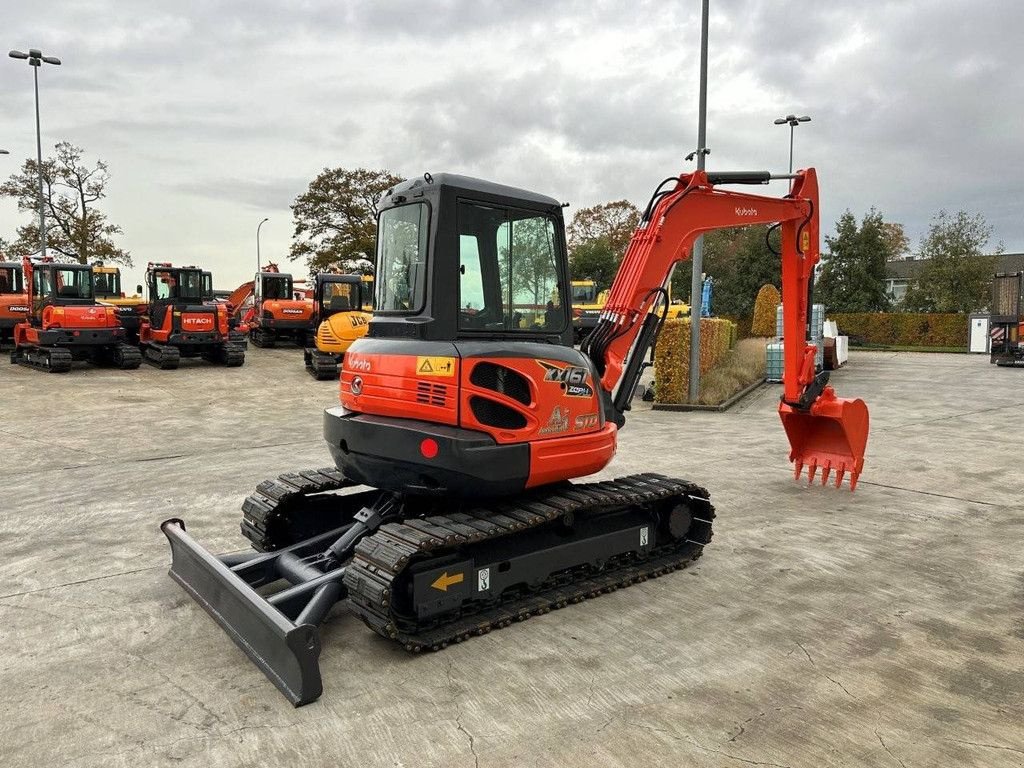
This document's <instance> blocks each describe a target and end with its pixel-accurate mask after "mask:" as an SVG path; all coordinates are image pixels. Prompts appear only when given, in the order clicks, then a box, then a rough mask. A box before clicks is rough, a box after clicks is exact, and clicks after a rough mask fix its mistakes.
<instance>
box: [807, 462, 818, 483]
mask: <svg viewBox="0 0 1024 768" xmlns="http://www.w3.org/2000/svg"><path fill="white" fill-rule="evenodd" d="M817 471H818V462H817V461H815V460H814V459H811V464H810V466H809V467H808V468H807V484H808V485H810V484H811V483H813V482H814V475H815V473H816V472H817Z"/></svg>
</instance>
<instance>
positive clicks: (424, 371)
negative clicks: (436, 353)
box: [416, 357, 455, 376]
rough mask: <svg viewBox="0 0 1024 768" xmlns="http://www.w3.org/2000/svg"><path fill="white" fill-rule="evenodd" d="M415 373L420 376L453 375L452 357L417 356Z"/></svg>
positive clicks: (453, 363)
mask: <svg viewBox="0 0 1024 768" xmlns="http://www.w3.org/2000/svg"><path fill="white" fill-rule="evenodd" d="M416 373H418V374H419V375H420V376H454V375H455V358H454V357H417V358H416Z"/></svg>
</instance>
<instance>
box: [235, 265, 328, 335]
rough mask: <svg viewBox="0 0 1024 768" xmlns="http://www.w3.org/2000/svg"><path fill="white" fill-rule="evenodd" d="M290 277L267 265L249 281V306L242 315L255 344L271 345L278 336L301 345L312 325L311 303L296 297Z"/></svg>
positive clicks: (275, 266) (313, 326)
mask: <svg viewBox="0 0 1024 768" xmlns="http://www.w3.org/2000/svg"><path fill="white" fill-rule="evenodd" d="M293 285H294V284H293V281H292V276H291V275H289V274H287V273H285V272H280V271H278V268H277V265H276V264H268V265H267V268H266V270H265V271H262V272H259V273H258V274H257V275H256V278H255V280H254V281H253V304H252V309H251V310H250V311H249V313H248V314H247V315H246V317H245V318H244V319H245V323H246V324H247V325H248V327H249V339H250V341H252V343H253V344H255V345H256V346H257V347H273V346H274V345H275V344H276V343H277V342H278V341H279V340H281V339H290V340H291V341H294V342H295V343H296V344H298V345H299V346H305V344H306V336H307V334H309V333H312V332H313V331H314V330H315V329H316V326H315V325H314V322H313V302H312V301H309V300H305V299H296V298H294V295H293Z"/></svg>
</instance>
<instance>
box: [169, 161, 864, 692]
mask: <svg viewBox="0 0 1024 768" xmlns="http://www.w3.org/2000/svg"><path fill="white" fill-rule="evenodd" d="M771 178H787V179H792V180H793V182H794V183H793V187H792V191H791V193H790V194H789V195H787V196H786V197H784V198H781V199H779V198H772V197H764V196H757V195H751V194H744V193H739V192H734V191H727V190H724V189H721V188H720V187H719V185H722V184H761V183H767V182H768V181H769V180H770V179H771ZM379 211H380V213H379V219H378V231H377V274H376V283H377V286H376V288H377V294H376V304H375V308H374V314H373V319H372V321H371V322H370V325H369V332H368V334H367V336H366V337H364V338H362V339H359V340H357V341H355V342H354V343H353V344H352V346H351V347H350V348H349V351H348V353H347V354H346V357H345V363H344V366H343V368H342V373H341V385H340V394H341V404H340V406H335V407H333V408H329V409H328V410H327V411H326V412H325V413H324V437H325V439H326V441H327V447H328V449H329V451H330V453H331V456H332V458H333V460H334V465H335V466H334V467H332V468H329V469H321V470H315V471H314V470H311V471H304V472H298V473H295V474H289V475H282V476H281V477H280V478H278V479H277V480H269V481H266V482H264V483H261V484H260V485H259V486H258V487H257V489H256V491H255V493H253V494H252V495H250V496H249V498H248V499H246V501H245V503H244V504H243V520H242V532H243V534H244V535H245V536H246V537H247V538H248V539H250V541H251V542H252V543H253V545H254V547H255V548H256V549H257V550H260V551H262V554H260V553H232V554H227V555H221V556H214V555H212V554H210V553H209V552H207V551H206V550H205V549H203V548H202V547H201V546H200V545H199V544H198V543H196V542H195V540H193V539H192V538H191V537H190V536H189V534H188V533H186V531H185V524H184V523H183V522H182V521H181V520H179V519H171V520H167V521H165V522H164V523H163V524H162V526H161V527H162V530H163V532H164V533H165V535H166V536H167V538H168V540H169V541H170V545H171V553H172V565H171V571H170V574H171V576H172V577H173V578H174V579H175V580H176V581H177V582H178V583H179V584H181V586H183V587H184V588H185V590H186V591H187V592H188V593H189V594H190V595H192V597H194V598H195V599H196V600H197V601H198V602H199V603H200V605H202V606H203V608H205V609H206V610H207V611H208V612H209V613H210V615H211V616H212V617H213V618H214V619H215V620H216V621H217V622H218V623H219V624H220V625H221V626H222V627H223V628H224V629H225V630H226V631H227V633H228V634H229V635H230V636H231V638H232V639H233V640H234V641H235V642H236V643H237V644H238V645H239V647H240V648H241V649H242V650H243V651H245V653H246V654H248V655H249V657H250V658H251V659H252V660H253V661H254V662H255V663H256V664H257V665H258V666H259V667H260V668H261V669H262V670H263V671H264V672H265V673H266V675H267V676H268V677H269V678H270V679H271V680H272V681H273V682H274V683H275V684H276V685H277V687H278V688H279V689H280V690H281V691H282V693H284V695H285V696H286V697H287V698H288V699H289V700H290V701H291V702H292V703H293V704H295V705H301V704H305V703H307V702H309V701H312V700H314V699H316V698H317V697H318V696H319V695H320V693H321V690H322V682H321V676H320V670H319V665H318V657H319V653H320V639H319V634H318V629H317V628H318V625H319V624H320V623H322V622H323V621H324V619H325V618H326V617H327V614H328V612H329V611H330V609H331V607H332V606H333V605H334V604H335V603H337V602H339V601H341V600H346V601H347V607H348V609H349V610H350V611H351V612H352V613H354V614H355V615H356V616H358V617H359V618H361V619H362V620H363V621H364V622H365V623H366V624H367V626H369V627H370V629H372V630H373V631H374V632H376V633H378V634H380V635H382V636H383V637H385V638H389V639H392V640H394V641H396V642H398V643H400V644H401V645H402V646H404V647H405V648H406V649H408V650H411V651H419V650H437V649H441V648H443V647H445V646H446V645H448V644H449V643H454V642H459V641H462V640H466V639H467V638H469V637H472V636H474V635H479V634H483V633H486V632H489V631H491V630H493V629H496V628H500V627H503V626H505V625H507V624H509V623H510V622H513V621H517V620H522V619H525V618H528V617H530V616H533V615H536V614H541V613H545V612H547V611H549V610H551V609H554V608H560V607H562V606H564V605H566V604H568V603H574V602H578V601H580V600H583V599H585V598H588V597H595V596H597V595H599V594H601V593H604V592H608V591H611V590H614V589H617V588H619V587H624V586H627V585H630V584H633V583H636V582H638V581H643V580H645V579H648V578H650V577H654V576H659V575H662V574H664V573H667V572H669V571H672V570H674V569H677V568H684V567H686V566H687V565H689V564H691V563H693V562H694V561H695V560H697V558H699V557H700V555H701V553H702V552H703V551H704V548H705V547H706V546H707V545H708V543H709V542H710V540H711V525H712V520H713V518H714V516H715V514H714V508H713V506H712V504H711V500H710V498H709V494H708V491H707V490H705V489H704V488H702V487H701V486H700V485H699V484H697V483H694V482H692V481H690V480H684V479H678V478H673V477H666V476H664V475H661V474H655V473H643V474H638V475H632V476H629V477H623V478H620V479H618V480H612V481H604V482H582V483H570V482H569V480H570V479H571V478H576V477H582V476H584V475H589V474H592V473H594V472H597V471H599V470H601V469H603V468H604V467H606V466H607V465H608V463H609V462H610V461H611V460H612V457H613V456H614V455H615V447H616V442H617V437H618V431H619V429H620V428H622V426H623V425H624V423H625V420H626V418H625V417H626V413H627V412H628V411H629V409H630V403H631V399H632V395H633V392H634V389H635V388H636V384H637V382H638V379H639V376H640V374H641V372H642V370H643V367H644V365H645V359H644V358H645V356H646V355H647V353H648V352H649V351H650V350H651V348H652V347H653V345H654V343H655V341H656V339H657V336H658V331H659V329H660V328H661V326H662V322H663V319H664V317H665V315H666V314H667V308H668V295H667V291H666V289H665V284H666V281H667V280H668V277H669V275H670V273H671V269H672V267H673V265H674V264H675V263H677V262H678V261H680V260H682V259H684V258H687V257H688V255H689V252H690V249H691V245H692V244H693V242H694V240H695V238H696V237H697V236H698V235H699V234H701V233H703V232H707V231H709V230H713V229H717V228H720V227H731V226H737V225H744V224H755V223H756V224H760V223H777V224H778V226H780V227H781V235H782V238H781V241H782V250H781V259H782V283H783V286H782V287H783V290H782V295H783V306H784V307H785V312H786V314H785V320H784V328H785V341H786V344H785V356H786V357H785V381H784V387H783V395H782V401H781V402H780V404H779V414H780V416H781V418H782V424H783V427H784V428H785V432H786V435H787V436H788V438H789V443H790V454H789V456H790V459H791V460H792V461H793V462H794V464H795V469H796V474H797V476H799V475H800V473H801V471H802V469H803V468H804V467H807V471H808V476H809V478H811V479H812V480H813V478H814V476H815V473H816V472H817V471H818V470H820V471H821V473H822V474H821V476H822V479H823V480H827V479H828V477H829V475H830V473H834V477H835V481H836V485H837V486H838V485H839V484H840V483H841V482H842V480H843V478H844V477H849V484H850V488H851V490H852V489H853V488H854V486H855V485H856V483H857V478H858V477H859V475H860V473H861V470H862V467H863V462H864V451H865V448H866V444H867V430H868V411H867V407H866V406H865V404H864V402H863V401H861V400H849V399H842V398H839V397H837V396H836V394H835V392H834V391H833V390H832V388H831V387H830V386H829V385H828V375H827V374H826V373H820V374H816V373H815V367H814V354H815V348H814V347H813V346H810V345H808V344H807V343H806V341H805V340H806V339H807V337H808V334H807V321H808V308H809V306H810V296H809V286H810V284H811V276H812V274H813V271H814V265H815V264H816V263H817V261H818V237H819V234H818V185H817V178H816V176H815V172H814V171H813V170H806V171H800V172H798V173H796V174H795V175H792V176H784V177H772V176H770V175H769V174H768V173H767V172H732V173H710V172H707V173H706V172H703V171H697V172H695V173H685V174H682V175H681V176H678V177H672V178H669V179H666V180H665V182H663V183H662V184H661V185H659V186H658V188H657V189H656V190H655V192H654V194H653V196H652V197H651V200H650V203H649V204H648V205H647V207H646V210H645V211H644V215H643V218H642V221H641V223H640V225H639V228H638V229H637V230H636V232H635V233H634V235H633V238H632V241H631V243H630V246H629V249H628V250H627V252H626V254H625V257H624V259H623V262H622V266H621V268H620V270H619V273H618V275H617V276H616V278H615V281H614V283H613V285H612V287H611V289H610V293H609V296H608V301H607V303H606V304H605V307H604V310H603V312H602V314H601V318H600V321H599V323H598V324H597V326H596V327H595V329H594V331H593V333H591V334H590V335H589V336H588V338H587V342H586V343H585V344H584V346H583V349H582V350H576V349H574V348H573V346H572V323H571V317H570V296H569V276H568V264H567V258H566V249H565V235H564V229H563V220H562V206H561V204H560V203H559V201H557V200H555V199H552V198H550V197H545V196H543V195H539V194H534V193H532V192H527V191H523V190H519V189H513V188H510V187H506V186H500V185H498V184H492V183H489V182H486V181H480V180H477V179H471V178H466V177H463V176H455V175H447V174H445V175H437V176H431V175H429V174H425V175H424V176H423V177H422V178H417V179H413V180H411V181H406V182H404V183H402V184H399V185H398V186H396V187H394V188H393V189H391V190H389V191H388V192H387V194H386V195H385V196H384V198H383V200H382V201H381V202H380V205H379ZM552 296H553V297H554V298H551V297H552ZM555 299H557V301H556V300H555ZM539 308H541V309H542V310H543V311H541V309H539ZM541 318H542V319H541ZM349 486H351V487H352V492H351V493H345V492H344V491H342V492H340V493H336V492H337V491H339V489H347V488H348V487H349ZM359 486H361V488H360V487H359ZM257 590H259V591H257Z"/></svg>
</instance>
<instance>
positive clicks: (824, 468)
mask: <svg viewBox="0 0 1024 768" xmlns="http://www.w3.org/2000/svg"><path fill="white" fill-rule="evenodd" d="M831 471H832V462H831V461H828V460H827V459H826V460H825V463H824V464H822V465H821V484H822V485H828V474H829V472H831Z"/></svg>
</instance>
